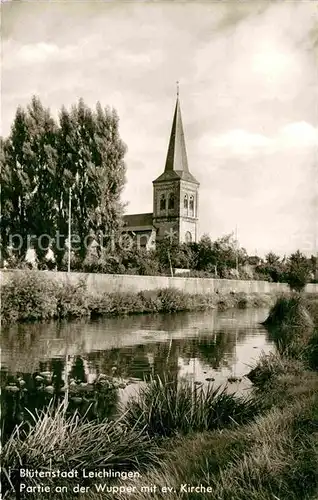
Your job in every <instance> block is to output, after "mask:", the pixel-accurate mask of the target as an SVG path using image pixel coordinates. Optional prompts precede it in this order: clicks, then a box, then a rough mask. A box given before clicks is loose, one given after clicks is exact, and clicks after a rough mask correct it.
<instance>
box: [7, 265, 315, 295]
mask: <svg viewBox="0 0 318 500" xmlns="http://www.w3.org/2000/svg"><path fill="white" fill-rule="evenodd" d="M27 272H28V271H20V270H16V271H11V270H8V271H0V280H1V283H2V284H4V283H6V282H8V281H10V278H12V276H14V275H17V274H26V273H27ZM32 272H33V273H37V274H38V275H39V277H41V279H43V280H45V279H50V280H55V281H57V282H58V283H60V284H71V285H77V284H78V283H80V282H84V283H85V284H86V287H87V292H88V293H90V294H92V295H100V294H102V293H105V292H107V293H112V292H140V291H143V290H156V289H158V288H176V289H178V290H182V291H183V292H187V293H190V294H212V293H216V292H219V293H229V292H231V291H234V292H245V293H262V294H263V293H275V294H276V293H281V292H285V291H288V290H289V288H288V285H287V284H285V283H270V282H268V281H248V280H244V281H243V280H227V279H213V278H188V277H175V278H172V277H169V276H136V275H127V274H97V273H92V274H90V273H73V272H71V273H66V272H54V271H32ZM306 291H307V292H310V293H318V284H309V285H307V287H306Z"/></svg>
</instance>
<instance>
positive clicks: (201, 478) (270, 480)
mask: <svg viewBox="0 0 318 500" xmlns="http://www.w3.org/2000/svg"><path fill="white" fill-rule="evenodd" d="M317 399H318V398H317V394H313V395H311V396H310V397H308V398H306V399H305V400H302V401H301V402H300V401H297V400H294V401H293V403H292V404H290V405H287V406H285V407H284V408H281V409H278V408H275V407H274V408H272V409H271V410H270V411H269V412H267V413H266V414H264V415H260V416H259V417H257V418H256V420H255V421H254V422H251V423H249V424H247V425H244V426H240V427H237V428H234V429H223V430H222V431H220V430H215V431H212V432H204V433H195V434H190V435H189V436H183V437H180V436H178V438H175V439H173V440H172V441H173V445H172V446H171V448H170V451H169V453H168V454H167V455H166V456H165V457H164V459H163V460H162V462H161V463H160V465H159V467H155V468H151V470H149V471H148V473H146V475H144V476H143V477H142V479H141V480H137V481H136V482H134V483H133V484H134V485H135V486H136V493H135V494H133V495H131V494H129V495H128V494H127V495H126V494H123V495H122V496H121V499H122V500H128V499H129V500H146V499H148V498H149V493H145V492H142V491H141V490H140V485H141V484H153V485H156V486H157V492H156V493H153V494H152V495H151V498H153V499H154V500H159V499H160V500H161V499H164V498H165V499H167V500H180V499H184V498H187V499H191V500H193V499H194V500H196V499H203V498H209V499H211V500H249V499H252V500H277V499H279V500H314V499H315V498H316V496H315V494H316V493H317V488H318V476H317V458H318V455H317V451H318V450H317V437H316V434H315V427H314V421H315V419H317V408H318V401H317ZM126 484H127V483H126ZM181 484H189V485H193V486H196V485H202V486H205V487H207V486H210V487H211V489H212V491H211V492H210V493H195V492H193V493H181V492H180V485H181ZM163 485H169V486H170V487H171V488H172V489H174V490H175V491H172V492H170V493H166V494H162V493H161V492H160V489H161V486H163ZM93 498H94V500H102V499H103V500H110V499H111V498H113V497H112V496H111V495H103V496H99V495H96V494H93V495H85V496H84V499H85V500H90V499H93ZM84 499H83V500H84Z"/></svg>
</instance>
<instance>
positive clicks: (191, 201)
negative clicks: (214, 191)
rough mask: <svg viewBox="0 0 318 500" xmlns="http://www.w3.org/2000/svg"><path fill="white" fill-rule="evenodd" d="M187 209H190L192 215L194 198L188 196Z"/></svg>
mask: <svg viewBox="0 0 318 500" xmlns="http://www.w3.org/2000/svg"><path fill="white" fill-rule="evenodd" d="M189 208H190V215H194V196H190V200H189Z"/></svg>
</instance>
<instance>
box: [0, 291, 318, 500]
mask: <svg viewBox="0 0 318 500" xmlns="http://www.w3.org/2000/svg"><path fill="white" fill-rule="evenodd" d="M295 298H296V297H293V298H292V299H290V300H294V299H295ZM282 300H283V299H282ZM284 300H285V299H284ZM297 300H298V298H297ZM285 305H286V304H285ZM294 305H295V303H294V302H290V306H292V307H290V308H289V309H288V307H287V309H288V310H292V311H293V312H292V314H293V315H295V317H294V320H293V321H289V322H288V324H289V328H288V336H287V329H282V330H281V334H279V329H278V328H276V329H274V330H272V331H271V333H270V334H271V335H273V339H274V340H275V342H276V345H277V353H276V354H272V355H270V356H263V357H262V358H261V360H260V361H259V363H258V365H257V367H255V369H253V370H252V371H251V372H250V374H249V377H250V378H251V380H252V381H253V383H254V393H253V395H252V397H248V398H247V397H238V396H233V395H228V394H225V393H223V392H221V391H220V390H216V389H215V388H213V387H210V388H209V389H208V390H207V391H202V389H200V388H199V387H194V388H193V387H191V386H190V385H188V384H185V383H184V384H177V383H176V381H174V382H173V381H172V382H171V381H170V382H169V383H168V382H166V383H162V382H161V381H159V380H154V381H153V382H152V384H150V385H149V386H148V387H146V388H145V389H144V390H142V391H141V393H140V395H139V398H138V399H137V400H132V401H131V402H130V403H129V404H128V407H127V411H126V413H125V414H124V415H123V416H122V417H121V419H120V421H116V422H100V423H94V422H85V420H83V419H78V418H77V417H76V416H73V417H72V418H67V417H66V416H65V413H64V410H63V407H60V408H59V410H58V411H57V412H56V413H55V414H54V413H50V411H48V412H45V413H43V414H41V415H40V416H39V417H37V418H35V421H34V426H33V427H32V428H31V429H30V430H28V431H27V434H26V435H25V436H23V431H22V427H20V430H17V431H16V432H15V434H13V435H12V437H11V439H10V440H9V441H8V442H7V443H6V444H5V446H4V449H3V455H2V456H3V458H2V466H3V468H4V469H5V470H6V471H7V470H8V469H9V467H13V468H18V467H19V466H23V467H28V468H30V469H39V468H47V467H49V466H51V467H52V468H53V469H54V468H59V469H60V470H70V469H72V468H77V469H79V470H80V471H82V470H83V469H86V470H88V469H95V468H98V467H100V466H102V467H103V468H105V469H107V470H108V469H110V468H113V469H115V470H121V471H137V472H138V473H139V474H141V477H135V478H134V480H129V479H122V480H120V481H118V480H117V481H110V482H109V480H106V481H105V480H103V479H102V480H101V479H99V480H96V478H93V479H86V478H82V477H81V479H80V480H79V479H63V480H59V481H57V480H56V479H50V480H49V479H45V481H44V480H42V481H41V482H42V483H44V482H45V484H48V485H50V486H51V488H52V491H51V492H50V493H49V494H44V493H36V492H35V493H34V494H31V493H29V494H28V495H27V497H28V498H30V499H32V500H33V499H36V500H39V499H40V498H41V499H42V498H51V499H54V500H55V499H63V500H66V499H71V498H74V493H73V490H72V488H73V486H74V485H75V484H77V483H80V484H82V485H85V486H89V487H90V488H89V489H88V491H87V493H83V494H82V495H80V496H79V498H81V499H82V500H111V499H112V500H114V499H117V498H120V499H123V500H128V499H129V500H146V499H148V498H153V499H156V500H159V499H167V500H178V499H181V498H182V499H184V498H188V499H191V500H192V499H194V500H196V499H203V498H210V499H211V500H232V499H235V500H249V499H252V500H273V499H277V498H278V499H279V500H316V499H317V493H318V478H317V465H316V464H317V459H318V427H317V422H318V373H317V364H316V363H317V338H318V323H317V321H316V319H315V318H316V316H315V314H314V313H313V311H317V308H318V300H317V299H316V298H310V299H299V307H301V308H305V310H306V311H308V312H310V314H311V318H312V319H313V320H314V329H308V328H306V329H304V328H302V325H301V324H300V323H299V322H298V321H297V318H296V315H297V314H298V313H299V311H300V310H299V309H298V307H297V308H295V307H294ZM276 307H277V306H276ZM281 319H282V318H281ZM291 319H292V317H291V315H290V317H289V320H291ZM290 325H292V326H290ZM276 326H277V325H276ZM291 343H292V344H293V345H294V346H297V348H296V347H295V348H293V349H290V348H289V345H290V344H291ZM80 474H81V473H80ZM10 481H11V482H12V481H13V482H16V481H17V476H16V475H15V476H14V475H11V478H10V479H9V478H8V477H6V475H5V474H4V485H5V487H6V488H8V487H9V486H10ZM38 482H39V481H38V480H37V481H36V480H35V479H32V478H30V479H28V480H26V481H25V483H27V484H29V485H35V484H36V483H38ZM106 482H107V484H108V485H110V486H114V487H115V488H119V487H120V486H121V487H122V488H124V487H126V489H127V487H128V486H131V487H135V488H136V489H135V491H134V490H133V491H132V492H131V493H128V492H127V490H126V491H124V490H122V491H121V492H120V494H119V493H118V492H116V490H113V491H112V492H104V493H98V492H97V491H96V489H95V487H94V484H96V483H100V484H103V483H106ZM56 484H64V485H66V486H67V487H68V493H63V494H61V493H56V494H55V493H54V492H53V488H54V486H55V485H56ZM182 484H183V485H190V486H193V487H196V486H198V487H199V488H201V492H196V491H192V492H189V491H188V490H187V491H186V492H185V491H184V489H181V485H182ZM144 485H148V486H150V485H155V486H156V491H155V492H153V493H151V494H150V493H149V492H145V491H142V488H141V487H142V486H144ZM163 486H169V487H170V488H172V490H171V491H170V492H166V493H162V492H161V487H163ZM207 487H210V488H211V490H210V491H208V492H204V490H202V488H207ZM7 498H8V499H9V498H10V499H11V498H12V499H13V498H15V496H14V494H12V495H11V496H10V495H9V494H8V495H7V496H4V499H5V500H6V499H7Z"/></svg>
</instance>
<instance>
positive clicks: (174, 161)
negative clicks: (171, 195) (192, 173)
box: [165, 88, 189, 172]
mask: <svg viewBox="0 0 318 500" xmlns="http://www.w3.org/2000/svg"><path fill="white" fill-rule="evenodd" d="M171 170H174V171H177V172H178V171H181V172H189V167H188V158H187V150H186V145H185V139H184V132H183V125H182V117H181V108H180V99H179V88H178V90H177V101H176V106H175V110H174V115H173V121H172V127H171V133H170V141H169V146H168V153H167V159H166V166H165V172H168V171H171Z"/></svg>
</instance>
